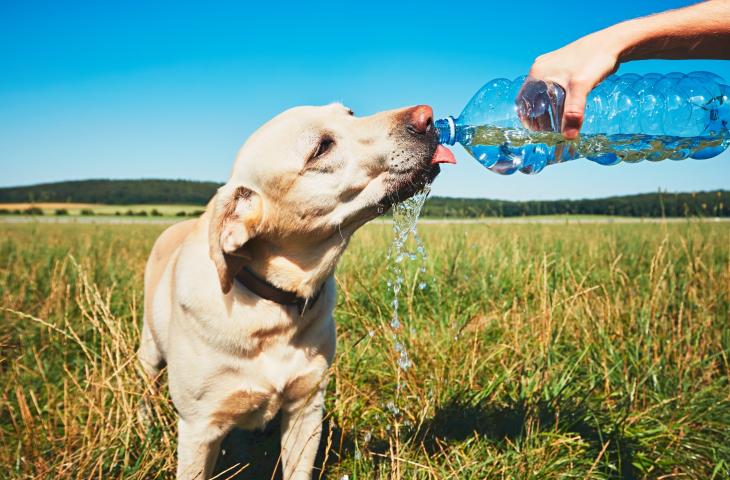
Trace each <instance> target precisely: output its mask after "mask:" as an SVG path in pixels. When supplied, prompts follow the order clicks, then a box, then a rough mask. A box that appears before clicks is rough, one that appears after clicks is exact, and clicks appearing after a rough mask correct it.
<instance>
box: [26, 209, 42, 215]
mask: <svg viewBox="0 0 730 480" xmlns="http://www.w3.org/2000/svg"><path fill="white" fill-rule="evenodd" d="M23 214H24V215H43V209H41V208H38V207H29V208H26V209H25V210H23Z"/></svg>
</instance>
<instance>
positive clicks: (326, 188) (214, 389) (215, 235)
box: [138, 104, 453, 480]
mask: <svg viewBox="0 0 730 480" xmlns="http://www.w3.org/2000/svg"><path fill="white" fill-rule="evenodd" d="M444 162H448V163H453V156H451V153H449V151H448V150H446V149H445V148H444V147H441V146H439V144H438V134H437V132H436V129H435V128H434V125H433V113H432V110H431V108H430V107H427V106H423V105H422V106H417V107H410V108H405V109H400V110H392V111H387V112H382V113H378V114H375V115H371V116H368V117H356V116H355V115H354V114H353V112H352V111H351V110H349V109H348V108H346V107H344V106H343V105H340V104H332V105H327V106H322V107H296V108H293V109H290V110H287V111H285V112H283V113H281V114H279V115H278V116H276V117H275V118H273V119H272V120H270V121H269V122H268V123H266V124H264V125H263V126H262V127H261V128H260V129H258V130H257V131H256V132H255V133H254V134H253V135H251V137H250V138H249V139H248V140H247V141H246V142H245V143H244V145H243V146H242V147H241V149H240V151H239V153H238V155H237V158H236V161H235V163H234V166H233V171H232V173H231V176H230V178H229V179H228V181H227V182H226V183H225V184H224V185H223V186H222V187H220V188H219V189H218V191H217V193H216V194H215V196H214V197H213V199H212V200H211V201H210V202H209V204H208V206H207V208H206V211H205V213H204V214H202V216H201V217H200V218H198V219H193V220H187V221H184V222H181V223H178V224H175V225H173V226H171V227H169V228H168V229H167V230H165V231H164V232H163V233H162V234H161V235H160V237H159V238H158V239H157V241H156V242H155V244H154V246H153V248H152V252H151V254H150V257H149V260H148V262H147V266H146V269H145V275H144V283H145V285H144V289H145V301H144V324H143V327H142V333H141V340H140V347H139V350H138V359H139V363H140V365H141V367H142V368H143V370H144V372H145V373H146V375H147V376H148V377H149V379H150V386H151V388H154V387H155V386H156V384H157V381H158V378H159V376H160V370H161V369H162V368H163V367H165V366H166V367H167V374H168V382H169V390H170V396H171V398H172V401H173V403H174V405H175V408H176V410H177V412H178V414H179V421H178V452H177V460H178V463H177V478H178V479H194V478H195V479H206V478H209V476H210V475H211V472H212V470H213V467H214V465H215V462H216V459H217V456H218V451H219V449H220V443H221V441H222V439H223V438H224V436H225V435H226V434H227V433H228V432H229V431H230V430H231V429H232V428H233V427H240V428H244V429H256V428H262V427H263V426H264V425H265V424H266V423H267V422H269V421H270V420H271V419H272V418H273V417H274V416H275V415H276V414H277V412H279V411H281V413H282V427H281V461H282V465H283V477H284V479H286V480H300V479H309V478H311V475H312V468H313V464H314V459H315V455H316V452H317V449H318V446H319V440H320V432H321V423H322V414H323V404H324V392H325V387H326V385H327V374H328V370H329V366H330V364H331V363H332V360H333V357H334V354H335V324H334V321H333V318H332V310H333V308H334V305H335V282H334V278H333V272H334V269H335V266H336V264H337V261H338V259H339V258H340V256H341V255H342V253H343V251H344V250H345V247H346V246H347V244H348V241H349V239H350V237H351V236H352V234H353V233H354V232H355V231H356V230H357V229H358V228H359V227H361V226H362V225H363V224H365V223H366V222H368V221H369V220H372V219H374V218H376V217H377V216H378V215H380V214H381V213H382V212H384V211H385V210H386V209H387V208H389V207H390V206H391V205H392V204H393V203H394V202H397V201H400V200H403V199H405V198H408V197H409V196H411V195H413V194H414V193H415V192H417V191H418V190H420V189H421V188H422V187H423V186H424V185H425V184H426V182H430V181H432V180H433V179H434V178H435V177H436V175H437V174H438V173H439V165H438V164H439V163H444Z"/></svg>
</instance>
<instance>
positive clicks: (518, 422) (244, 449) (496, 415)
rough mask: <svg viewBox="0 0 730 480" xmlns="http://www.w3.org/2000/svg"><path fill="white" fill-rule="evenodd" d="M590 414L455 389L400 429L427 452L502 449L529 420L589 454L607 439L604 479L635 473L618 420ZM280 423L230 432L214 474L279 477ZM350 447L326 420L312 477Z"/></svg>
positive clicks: (574, 405)
mask: <svg viewBox="0 0 730 480" xmlns="http://www.w3.org/2000/svg"><path fill="white" fill-rule="evenodd" d="M593 413H597V412H591V411H589V410H588V409H587V408H585V406H584V405H583V402H580V401H578V402H576V401H574V399H571V398H561V399H555V400H553V401H544V400H537V401H530V402H528V401H526V400H525V399H508V400H507V401H506V402H505V401H504V400H502V401H501V402H500V404H499V405H496V404H494V403H492V402H491V401H488V400H481V401H475V400H474V399H473V396H472V394H470V393H459V394H456V395H454V396H453V397H452V398H451V399H450V400H448V401H447V402H446V403H444V404H443V405H441V406H440V407H438V408H437V409H436V411H435V413H434V415H433V417H431V418H429V419H427V420H426V421H425V422H424V423H423V425H422V426H421V428H420V429H419V430H418V431H417V432H405V433H404V440H407V441H410V442H413V443H416V444H417V445H423V448H424V449H425V451H426V452H428V453H429V454H434V453H437V452H440V451H441V450H442V449H447V448H448V444H450V443H459V442H463V441H466V440H468V439H470V438H473V437H474V436H475V435H476V436H478V437H481V438H482V439H486V440H488V441H490V442H492V443H494V444H495V445H496V446H497V447H498V448H505V449H506V448H513V447H510V446H508V445H507V440H509V442H511V443H519V442H520V441H521V440H522V439H523V438H524V436H525V435H526V430H527V425H528V423H529V424H532V425H533V432H534V431H551V432H554V431H557V432H560V433H573V434H578V435H580V436H581V438H582V439H584V440H585V441H586V442H588V443H589V444H590V448H591V449H592V450H593V451H594V452H593V453H594V455H593V457H594V458H595V457H597V456H598V454H599V452H600V451H601V449H602V448H603V445H604V444H605V442H607V441H609V440H610V443H609V446H608V448H607V450H606V452H604V456H603V458H604V459H607V458H609V457H610V459H611V462H612V463H613V464H615V465H616V467H618V468H617V469H616V470H611V471H607V472H605V473H606V474H607V475H608V478H614V479H622V480H623V479H633V478H637V475H638V472H636V471H635V469H634V467H633V466H632V464H633V461H634V452H635V450H636V444H635V442H634V441H632V440H631V439H630V438H627V437H626V436H625V435H624V434H623V433H622V432H621V430H620V428H619V425H618V424H617V423H612V424H608V423H609V422H604V423H606V425H603V427H604V429H603V430H601V429H599V428H600V427H597V425H596V424H597V422H598V420H596V418H598V417H600V416H599V415H594V414H593ZM556 424H557V425H556ZM280 425H281V423H280V418H279V416H277V417H276V418H275V419H274V420H272V421H271V422H270V423H269V425H267V426H266V428H265V429H264V430H263V431H244V430H238V429H236V430H234V431H232V432H231V433H230V434H229V435H228V436H227V437H226V439H225V440H224V442H223V445H222V447H221V448H222V451H221V455H220V457H219V459H218V463H217V465H216V469H215V473H216V474H219V473H220V472H223V471H226V470H227V469H229V468H231V467H233V466H234V465H236V464H239V465H240V466H243V465H247V464H248V465H249V466H248V467H247V468H245V469H244V470H243V471H242V472H241V473H239V474H238V475H236V476H234V477H232V478H235V479H237V480H243V479H269V478H271V479H275V480H281V478H282V476H281V463H280V461H279V454H280V448H279V441H280V433H279V431H280ZM328 444H329V445H330V446H329V450H328V451H327V445H328ZM387 445H388V443H387V441H386V440H385V439H381V438H372V439H371V440H370V442H369V443H368V445H367V446H366V447H365V448H366V449H367V450H368V451H369V452H370V453H379V454H386V453H387V450H388V447H387ZM223 451H225V454H223ZM354 452H355V442H354V439H353V438H352V437H351V436H350V435H349V434H348V433H347V432H343V431H342V429H341V428H339V427H338V426H337V425H335V424H333V423H331V422H329V421H325V423H324V425H323V429H322V438H321V441H320V445H319V450H318V453H317V459H316V461H315V470H314V473H313V475H312V478H320V472H321V470H322V469H323V468H324V469H325V473H324V474H322V476H321V478H327V474H326V470H327V467H328V466H330V465H335V464H337V463H338V462H339V461H340V459H342V458H346V457H349V456H350V455H353V454H354ZM325 453H326V455H325ZM371 458H373V460H374V461H375V462H376V463H379V462H380V461H383V460H384V457H383V456H380V455H378V456H376V457H371ZM240 466H239V468H240ZM599 468H600V467H599ZM237 470H238V468H232V469H231V470H229V471H228V472H227V473H225V474H223V475H221V476H219V477H217V478H220V479H225V478H229V477H230V476H231V475H232V474H233V473H234V472H235V471H237Z"/></svg>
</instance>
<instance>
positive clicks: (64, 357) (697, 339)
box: [0, 223, 730, 479]
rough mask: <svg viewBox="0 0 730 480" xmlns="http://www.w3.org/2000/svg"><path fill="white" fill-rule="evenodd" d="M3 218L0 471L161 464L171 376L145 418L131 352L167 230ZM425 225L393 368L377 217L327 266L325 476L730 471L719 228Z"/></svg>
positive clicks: (130, 468)
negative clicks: (333, 342)
mask: <svg viewBox="0 0 730 480" xmlns="http://www.w3.org/2000/svg"><path fill="white" fill-rule="evenodd" d="M1 228H2V229H3V235H2V239H1V240H0V298H1V299H2V303H1V304H0V305H1V306H2V307H1V308H2V309H1V310H0V322H1V323H0V351H2V357H1V358H0V362H1V363H0V375H1V377H0V382H1V385H2V387H1V389H2V390H1V392H2V393H1V395H2V396H1V397H0V398H1V400H0V401H1V402H2V405H0V477H2V478H48V479H51V478H53V479H63V478H69V479H71V478H134V479H147V478H169V477H170V476H171V475H172V472H173V471H174V460H175V453H174V451H175V414H174V409H173V407H172V405H171V403H170V401H169V399H168V397H167V395H166V393H165V392H164V391H163V392H161V394H160V395H159V397H157V398H155V399H153V402H152V404H153V409H152V414H153V417H154V421H153V423H152V424H151V425H148V426H146V425H144V424H142V423H140V422H139V421H138V420H137V413H136V410H137V405H138V402H139V399H140V396H141V394H142V392H143V391H144V382H143V376H142V374H141V373H140V372H139V371H138V369H137V366H136V364H135V361H134V351H135V349H136V346H137V339H138V335H139V327H140V321H141V314H142V274H143V269H144V262H145V260H146V255H147V253H148V252H149V249H150V248H151V245H152V242H153V241H154V239H155V237H156V235H157V234H158V233H159V232H160V231H161V229H162V227H159V226H144V225H134V226H124V225H108V226H103V227H99V226H93V225H3V226H2V227H1ZM420 231H421V235H422V237H424V239H425V242H426V246H427V249H428V252H429V255H430V263H429V265H428V271H427V273H426V274H425V280H426V281H428V283H429V286H428V288H427V289H425V290H420V289H418V288H416V287H415V286H416V285H418V283H419V282H421V281H423V280H424V274H421V273H420V272H418V269H417V268H416V267H415V266H413V268H411V269H410V270H408V272H409V277H408V279H407V281H406V284H405V286H404V291H405V295H404V298H403V297H402V298H401V305H405V306H404V307H403V308H404V310H403V311H402V317H403V316H405V319H404V324H405V328H404V332H403V333H402V335H401V336H402V337H403V338H405V343H406V345H407V348H408V352H409V355H410V356H411V358H412V359H413V361H414V366H413V367H412V368H411V369H409V370H407V371H405V372H404V371H400V370H398V368H397V365H396V361H397V359H398V353H397V352H396V351H395V350H394V349H393V343H392V340H391V338H390V333H389V328H390V327H389V326H388V324H389V320H390V316H391V311H390V301H391V296H390V295H391V294H390V292H389V291H388V290H387V287H386V285H385V281H386V277H387V274H388V273H387V272H388V269H387V265H386V263H385V254H386V251H387V248H388V245H389V243H390V241H391V239H392V235H391V233H390V227H389V226H388V225H377V224H376V225H370V226H368V227H366V228H365V229H364V230H363V231H361V232H359V233H358V234H357V235H356V238H355V239H354V241H353V242H352V245H351V247H350V248H349V251H348V253H346V255H345V257H344V258H343V261H342V263H341V265H340V267H339V270H338V273H337V281H338V285H339V301H338V307H337V310H336V320H337V324H338V354H337V358H336V361H335V365H334V366H333V368H332V377H331V382H330V386H329V392H328V397H327V420H326V423H327V425H326V428H325V434H324V435H323V442H322V447H321V454H320V458H319V459H318V462H317V467H318V469H317V475H319V474H322V476H326V477H329V478H333V479H340V478H342V477H343V476H344V475H348V476H349V478H350V479H380V478H383V479H385V478H404V479H411V478H424V479H426V478H439V479H441V478H454V479H457V478H458V479H461V478H464V479H486V478H515V479H518V478H519V479H525V478H535V479H537V478H612V479H628V478H696V479H710V478H717V479H719V478H728V477H730V382H729V380H730V368H729V360H728V357H729V356H730V325H729V324H728V319H729V318H730V225H728V224H709V223H686V224H671V225H663V224H649V225H569V226H561V225H497V226H488V225H458V226H454V225H428V226H422V227H421V228H420ZM401 294H402V295H403V291H402V293H401ZM404 314H406V315H404ZM399 379H400V381H401V388H400V389H398V388H397V383H398V380H399ZM277 441H278V432H277V431H276V429H275V428H273V427H272V428H269V429H267V430H265V431H264V432H258V433H250V434H245V433H241V432H236V433H234V435H233V436H231V437H230V438H229V439H228V440H227V441H226V442H225V443H224V450H226V455H225V456H223V457H222V458H221V461H220V462H219V469H218V470H219V471H221V472H222V471H224V470H226V469H228V468H229V467H230V468H232V469H231V470H228V471H227V472H225V473H222V474H221V476H220V477H219V478H227V477H228V476H230V475H233V474H235V473H236V472H237V471H239V470H241V469H242V471H241V472H240V474H239V475H238V476H237V477H236V478H269V477H270V476H271V474H272V471H273V470H274V469H275V468H276V464H277V462H276V459H277V457H278V447H277ZM242 445H243V446H244V447H245V448H239V447H241V446H242ZM315 476H316V475H315Z"/></svg>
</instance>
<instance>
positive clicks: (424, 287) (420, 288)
mask: <svg viewBox="0 0 730 480" xmlns="http://www.w3.org/2000/svg"><path fill="white" fill-rule="evenodd" d="M427 286H428V284H426V282H421V283H419V284H418V289H419V290H425V289H426V287H427Z"/></svg>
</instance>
